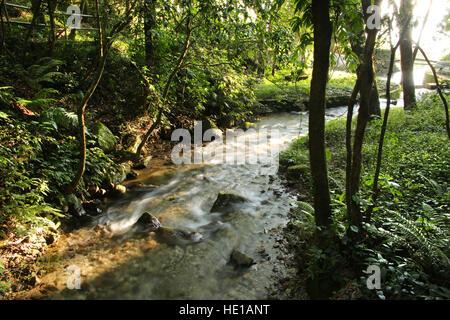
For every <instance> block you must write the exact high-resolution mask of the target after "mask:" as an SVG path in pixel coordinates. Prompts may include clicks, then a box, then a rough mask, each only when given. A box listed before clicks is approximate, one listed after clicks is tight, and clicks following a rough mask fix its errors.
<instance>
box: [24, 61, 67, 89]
mask: <svg viewBox="0 0 450 320" xmlns="http://www.w3.org/2000/svg"><path fill="white" fill-rule="evenodd" d="M63 63H64V62H63V61H61V60H56V59H52V58H47V57H46V58H42V59H39V60H38V61H37V63H36V64H33V65H31V66H29V67H28V68H26V69H24V68H23V67H22V66H21V65H17V66H16V68H17V69H18V70H19V73H20V74H21V75H22V77H23V79H24V80H25V82H26V83H27V84H28V85H29V86H30V88H32V89H35V90H41V89H42V84H43V83H48V84H52V83H53V82H54V80H53V78H54V77H56V76H61V75H62V73H61V72H58V71H57V70H58V69H59V67H60V66H61V65H62V64H63Z"/></svg>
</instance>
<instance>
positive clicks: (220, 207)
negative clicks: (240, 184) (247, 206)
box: [211, 192, 248, 214]
mask: <svg viewBox="0 0 450 320" xmlns="http://www.w3.org/2000/svg"><path fill="white" fill-rule="evenodd" d="M245 202H248V200H247V198H245V197H243V196H240V195H237V194H234V193H230V192H220V193H219V195H218V196H217V199H216V201H215V202H214V205H213V206H212V208H211V212H219V213H224V214H227V213H230V212H233V211H234V208H233V206H234V205H236V204H242V203H245Z"/></svg>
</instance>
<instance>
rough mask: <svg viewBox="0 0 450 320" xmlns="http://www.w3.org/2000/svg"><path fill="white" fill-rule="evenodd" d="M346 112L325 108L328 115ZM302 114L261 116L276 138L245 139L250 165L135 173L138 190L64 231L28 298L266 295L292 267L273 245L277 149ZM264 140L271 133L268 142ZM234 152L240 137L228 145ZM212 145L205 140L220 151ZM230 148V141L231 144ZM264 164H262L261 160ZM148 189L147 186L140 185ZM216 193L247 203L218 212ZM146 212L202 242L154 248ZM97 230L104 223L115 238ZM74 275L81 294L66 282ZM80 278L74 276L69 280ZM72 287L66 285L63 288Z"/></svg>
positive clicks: (278, 196) (303, 120)
mask: <svg viewBox="0 0 450 320" xmlns="http://www.w3.org/2000/svg"><path fill="white" fill-rule="evenodd" d="M345 114H346V108H345V107H341V108H334V109H328V110H327V118H328V119H332V118H336V117H340V116H343V115H345ZM307 121H308V117H307V113H283V114H276V115H271V116H268V117H265V118H263V119H262V120H260V121H259V122H258V123H257V124H256V128H255V129H256V130H259V129H267V130H269V131H270V130H278V132H280V135H278V136H277V138H276V139H270V144H268V143H267V141H266V140H264V139H262V140H260V139H258V138H256V139H254V137H249V135H254V132H255V130H247V131H245V133H243V134H244V135H245V136H246V138H249V139H250V140H251V141H252V144H253V145H252V147H253V149H252V150H256V152H257V153H258V156H259V158H258V159H259V160H260V161H258V163H256V164H227V163H215V162H214V161H212V162H209V163H206V164H202V165H178V166H177V165H174V164H172V163H170V162H167V161H166V162H165V163H163V164H161V165H158V166H150V168H148V169H145V170H143V171H141V172H139V177H138V179H137V180H134V181H130V182H127V184H128V185H131V184H134V185H136V183H138V182H139V183H141V187H140V188H134V189H133V188H130V190H131V191H129V192H128V193H127V194H125V195H124V196H122V197H118V198H116V199H109V201H108V203H107V205H106V207H105V208H104V211H103V213H102V214H100V215H99V216H98V217H96V218H95V219H94V221H92V223H91V224H90V225H89V226H87V227H83V228H81V229H78V230H75V231H73V232H72V233H69V234H65V235H63V236H62V238H61V239H60V240H59V241H58V242H57V243H56V244H55V245H54V246H53V247H52V248H51V249H50V250H49V253H48V254H47V255H46V257H45V258H44V261H43V262H42V264H43V265H44V266H45V267H44V269H45V272H44V275H43V276H42V277H41V278H40V279H39V282H40V285H38V286H36V288H35V289H33V290H32V292H31V293H30V294H29V297H31V298H44V299H194V300H197V299H214V300H216V299H217V300H220V299H230V300H233V299H267V297H268V296H269V293H270V291H271V290H273V286H275V285H276V283H277V281H278V280H279V279H280V278H282V277H283V276H284V275H286V274H287V273H289V272H292V270H289V268H288V267H286V266H285V264H284V263H283V259H284V258H283V256H282V254H281V251H280V249H279V244H278V243H279V242H280V238H281V234H280V232H281V230H282V228H283V227H284V226H285V225H286V223H287V221H288V218H287V216H288V213H289V210H290V208H291V207H292V206H293V205H294V204H293V203H294V202H295V200H296V199H295V196H294V195H293V194H291V193H290V192H288V191H287V190H286V189H285V187H284V185H283V181H281V180H280V179H279V178H278V177H277V171H278V153H274V152H272V153H271V152H268V151H270V150H268V149H272V150H278V149H280V150H283V149H285V148H287V146H288V144H289V142H290V141H292V140H293V139H294V138H296V137H298V136H300V135H303V134H306V133H307V128H308V123H307ZM269 138H270V137H269ZM230 145H231V147H233V148H234V150H236V152H237V154H238V156H239V155H240V153H243V152H246V151H245V150H247V149H246V146H245V144H243V143H242V140H239V139H238V140H237V141H234V142H233V143H230ZM215 146H216V142H211V143H210V144H208V148H209V149H211V148H212V149H214V148H216V147H215ZM227 148H228V144H227ZM261 160H262V161H261ZM145 186H149V187H145ZM220 192H232V193H234V194H237V195H239V196H243V197H245V198H246V199H248V201H247V202H245V203H242V204H240V205H239V206H237V207H233V212H232V213H230V214H227V215H223V214H220V213H216V212H210V211H211V207H212V206H213V204H214V202H215V200H216V199H217V197H218V194H219V193H220ZM145 211H148V212H151V213H152V214H153V215H154V216H156V217H157V218H158V219H159V220H160V222H161V223H162V225H164V226H167V227H174V228H183V229H188V230H191V231H195V232H198V233H199V234H201V235H202V237H203V239H202V241H200V242H198V243H192V244H188V245H169V244H166V243H163V242H159V241H158V239H157V238H156V237H155V235H154V234H152V233H150V234H149V233H146V234H143V233H141V232H139V230H138V229H137V228H136V226H135V223H136V221H137V220H138V219H139V217H140V216H141V215H142V214H143V213H144V212H145ZM97 225H108V228H109V229H110V230H113V232H114V233H113V234H111V233H106V232H104V229H103V228H99V227H98V226H97ZM234 249H237V250H240V251H241V252H243V253H245V254H247V255H248V256H250V257H252V258H253V259H254V261H255V264H253V265H252V266H251V267H249V268H236V267H235V266H234V265H232V264H231V263H230V262H229V261H230V255H231V253H232V251H233V250H234ZM77 275H79V276H80V289H78V290H77V288H76V286H75V288H73V286H72V289H69V288H68V286H67V284H68V282H70V281H72V282H71V283H72V284H73V283H76V282H73V279H74V278H73V277H74V276H77ZM75 279H77V278H75ZM69 287H70V286H69Z"/></svg>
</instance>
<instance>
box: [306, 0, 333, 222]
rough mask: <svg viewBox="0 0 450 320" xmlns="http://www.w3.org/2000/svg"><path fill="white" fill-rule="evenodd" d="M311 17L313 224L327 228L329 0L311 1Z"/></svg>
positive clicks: (328, 197)
mask: <svg viewBox="0 0 450 320" xmlns="http://www.w3.org/2000/svg"><path fill="white" fill-rule="evenodd" d="M312 17H313V25H314V64H313V74H312V80H311V91H310V112H309V156H310V166H311V175H312V184H313V186H312V193H313V196H314V210H315V220H316V225H317V226H325V227H328V226H329V225H330V222H331V206H330V190H329V184H328V171H327V161H326V153H325V94H326V86H327V81H328V71H329V66H330V46H331V36H332V24H331V21H330V1H329V0H326V1H317V0H316V1H312Z"/></svg>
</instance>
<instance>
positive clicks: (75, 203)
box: [63, 194, 86, 217]
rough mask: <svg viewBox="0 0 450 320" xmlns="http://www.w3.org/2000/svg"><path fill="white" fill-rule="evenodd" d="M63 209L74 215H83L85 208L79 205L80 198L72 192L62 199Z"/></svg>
mask: <svg viewBox="0 0 450 320" xmlns="http://www.w3.org/2000/svg"><path fill="white" fill-rule="evenodd" d="M63 205H64V211H65V212H69V213H70V214H72V215H74V216H78V217H81V216H84V215H85V214H86V210H84V208H83V206H82V205H81V200H80V199H78V198H77V197H76V196H75V195H74V194H70V195H66V196H65V197H64V199H63Z"/></svg>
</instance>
